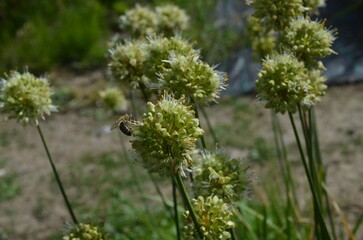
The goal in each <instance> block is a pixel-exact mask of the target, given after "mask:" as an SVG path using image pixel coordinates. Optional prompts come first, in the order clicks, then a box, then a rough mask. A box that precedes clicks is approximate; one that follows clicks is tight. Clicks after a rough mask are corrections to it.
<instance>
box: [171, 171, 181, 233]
mask: <svg viewBox="0 0 363 240" xmlns="http://www.w3.org/2000/svg"><path fill="white" fill-rule="evenodd" d="M171 180H172V184H173V202H174V221H175V228H176V234H177V239H178V240H181V234H180V226H179V215H178V202H177V196H176V182H175V180H174V178H172V179H171Z"/></svg>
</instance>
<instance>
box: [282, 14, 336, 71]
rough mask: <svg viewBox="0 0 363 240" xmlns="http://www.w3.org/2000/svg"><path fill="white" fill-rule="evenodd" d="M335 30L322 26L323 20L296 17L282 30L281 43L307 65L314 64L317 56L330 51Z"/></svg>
mask: <svg viewBox="0 0 363 240" xmlns="http://www.w3.org/2000/svg"><path fill="white" fill-rule="evenodd" d="M334 35H335V32H334V31H329V30H327V29H326V28H325V27H324V22H316V21H311V20H310V18H302V17H300V18H296V19H293V20H291V23H290V25H289V26H288V27H287V28H286V29H285V31H283V33H282V36H281V45H282V46H284V47H285V48H286V49H288V51H290V52H291V53H293V54H294V55H295V56H296V57H297V58H298V59H299V60H300V61H304V62H305V64H306V65H307V66H311V65H312V66H314V65H315V63H316V59H317V58H323V57H325V56H328V55H330V54H332V53H335V52H334V51H333V50H332V48H331V47H332V45H333V42H334V40H335V36H334Z"/></svg>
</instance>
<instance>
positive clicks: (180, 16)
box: [155, 5, 189, 36]
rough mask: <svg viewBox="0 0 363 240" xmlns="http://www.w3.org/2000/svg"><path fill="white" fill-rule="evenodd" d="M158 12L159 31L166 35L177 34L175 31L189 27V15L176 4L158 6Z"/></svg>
mask: <svg viewBox="0 0 363 240" xmlns="http://www.w3.org/2000/svg"><path fill="white" fill-rule="evenodd" d="M155 10H156V14H157V15H158V18H159V23H158V26H159V32H161V33H163V34H164V35H166V36H172V35H175V34H174V33H175V32H178V31H182V30H185V29H186V28H187V27H188V22H189V17H188V15H187V14H186V13H185V11H184V10H182V9H180V8H179V7H177V6H174V5H165V6H161V7H157V8H156V9H155Z"/></svg>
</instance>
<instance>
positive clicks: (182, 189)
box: [174, 174, 204, 239]
mask: <svg viewBox="0 0 363 240" xmlns="http://www.w3.org/2000/svg"><path fill="white" fill-rule="evenodd" d="M174 178H175V180H176V182H177V184H178V187H179V192H180V194H181V195H182V197H183V200H184V203H185V205H186V207H187V209H188V210H189V212H190V216H191V217H192V220H193V223H194V225H195V228H196V229H197V233H198V236H199V238H200V239H204V238H203V232H202V230H201V229H200V225H199V223H198V219H197V215H196V214H195V212H194V209H193V206H192V203H191V202H190V200H189V197H188V193H187V191H186V189H185V187H184V183H183V180H182V179H181V176H180V175H179V174H176V176H174Z"/></svg>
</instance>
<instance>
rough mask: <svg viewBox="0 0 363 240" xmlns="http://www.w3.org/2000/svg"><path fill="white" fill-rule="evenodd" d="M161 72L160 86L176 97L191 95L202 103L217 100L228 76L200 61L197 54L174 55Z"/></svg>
mask: <svg viewBox="0 0 363 240" xmlns="http://www.w3.org/2000/svg"><path fill="white" fill-rule="evenodd" d="M165 62H166V63H167V64H166V65H165V67H164V68H163V69H162V70H161V72H160V73H159V84H160V85H159V87H160V88H161V89H167V90H171V91H172V92H173V93H174V94H175V96H176V97H180V96H181V95H185V96H189V97H191V98H193V99H195V100H197V101H199V102H201V103H208V102H210V101H216V99H217V98H218V97H219V94H220V91H221V89H224V88H225V81H226V79H227V76H226V75H225V74H224V73H221V72H218V71H215V70H214V68H213V67H210V66H209V65H208V64H206V63H204V62H202V61H200V60H199V59H198V56H197V55H189V56H183V55H172V56H171V57H170V59H169V60H167V61H165Z"/></svg>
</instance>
